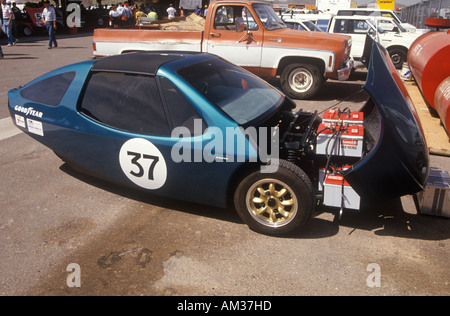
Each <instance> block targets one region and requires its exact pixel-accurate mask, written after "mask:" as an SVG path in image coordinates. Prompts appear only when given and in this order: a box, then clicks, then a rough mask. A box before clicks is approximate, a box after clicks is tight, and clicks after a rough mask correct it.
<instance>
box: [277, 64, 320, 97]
mask: <svg viewBox="0 0 450 316" xmlns="http://www.w3.org/2000/svg"><path fill="white" fill-rule="evenodd" d="M280 80H281V88H282V89H283V91H284V92H285V93H286V94H287V95H288V96H289V97H291V98H293V99H300V100H304V99H309V98H311V97H312V96H313V95H315V94H316V93H317V92H318V91H319V89H320V87H321V86H322V84H323V82H324V78H323V75H322V74H321V73H320V70H319V68H318V67H317V66H315V65H310V64H301V63H300V64H291V65H288V66H286V68H284V70H283V72H282V73H281V79H280Z"/></svg>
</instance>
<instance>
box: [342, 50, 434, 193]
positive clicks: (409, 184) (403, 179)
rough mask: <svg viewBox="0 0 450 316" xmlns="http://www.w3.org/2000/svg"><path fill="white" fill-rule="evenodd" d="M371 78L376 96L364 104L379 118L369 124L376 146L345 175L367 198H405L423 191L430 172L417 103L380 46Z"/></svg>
mask: <svg viewBox="0 0 450 316" xmlns="http://www.w3.org/2000/svg"><path fill="white" fill-rule="evenodd" d="M368 69H369V72H368V76H367V82H366V84H365V85H364V89H365V90H366V91H367V92H368V93H369V95H370V96H371V98H370V100H369V102H368V103H367V104H366V105H365V107H363V109H362V111H363V112H365V117H370V114H371V113H373V112H374V111H373V110H374V107H376V109H377V111H376V112H377V114H372V115H377V116H379V119H377V120H374V122H373V125H378V124H379V127H378V128H377V126H373V127H371V126H369V122H368V121H369V120H366V125H365V130H366V133H367V132H369V133H370V131H371V130H373V133H374V134H375V133H376V134H378V135H373V137H374V138H375V139H377V140H376V141H375V144H374V146H373V148H372V149H371V150H370V152H369V153H368V154H367V155H366V156H365V157H364V158H363V159H361V160H360V161H358V162H357V163H355V164H354V165H352V167H351V168H350V169H348V170H347V171H346V172H344V177H345V178H346V179H347V181H348V182H349V183H350V184H351V185H352V187H353V188H354V189H355V190H356V191H357V192H358V193H359V194H360V195H362V196H365V195H370V196H402V195H406V194H412V193H415V192H418V191H420V190H422V189H423V186H424V183H425V181H426V179H427V176H428V168H429V157H428V147H427V144H426V141H425V138H424V136H423V135H424V133H423V129H422V126H421V123H420V120H419V117H418V115H417V112H416V110H415V107H414V104H413V103H412V100H411V98H410V97H409V95H408V92H407V90H406V88H405V86H404V85H403V82H402V81H401V79H400V77H399V75H398V72H397V71H396V69H395V68H394V66H393V64H392V62H391V61H390V59H389V58H388V55H387V52H386V50H385V49H384V48H382V47H381V46H380V45H379V44H375V45H373V46H372V56H371V62H370V64H369V67H368Z"/></svg>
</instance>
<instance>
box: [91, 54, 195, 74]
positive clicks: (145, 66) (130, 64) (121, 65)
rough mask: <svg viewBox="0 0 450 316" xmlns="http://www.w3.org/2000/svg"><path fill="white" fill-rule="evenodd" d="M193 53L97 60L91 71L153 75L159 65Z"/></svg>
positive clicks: (141, 55) (127, 55) (113, 57)
mask: <svg viewBox="0 0 450 316" xmlns="http://www.w3.org/2000/svg"><path fill="white" fill-rule="evenodd" d="M192 54H198V53H193V52H167V51H165V52H162V51H151V52H136V53H126V54H122V55H115V56H110V57H105V58H101V59H99V60H98V61H97V62H95V63H94V65H93V66H92V68H91V71H108V72H126V73H137V74H147V75H155V74H156V72H157V71H158V69H159V67H161V65H163V64H165V63H168V62H171V61H174V60H178V59H181V58H184V57H185V56H186V55H192Z"/></svg>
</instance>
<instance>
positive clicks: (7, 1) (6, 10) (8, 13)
mask: <svg viewBox="0 0 450 316" xmlns="http://www.w3.org/2000/svg"><path fill="white" fill-rule="evenodd" d="M2 11H3V14H2V17H3V32H5V33H6V36H7V37H8V45H6V47H9V46H13V45H16V43H17V40H16V38H15V37H14V36H13V34H12V28H13V23H12V21H13V20H14V13H13V11H12V9H11V0H2Z"/></svg>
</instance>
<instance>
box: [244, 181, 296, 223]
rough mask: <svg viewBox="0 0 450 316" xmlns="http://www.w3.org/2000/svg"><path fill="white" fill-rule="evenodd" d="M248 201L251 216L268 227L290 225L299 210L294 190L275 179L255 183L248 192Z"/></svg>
mask: <svg viewBox="0 0 450 316" xmlns="http://www.w3.org/2000/svg"><path fill="white" fill-rule="evenodd" d="M246 201H247V209H248V210H249V212H250V215H251V216H252V217H253V218H254V219H255V220H256V221H257V222H259V223H260V224H262V225H265V226H268V227H281V226H284V225H287V224H289V223H290V222H291V221H292V220H293V219H294V218H295V215H296V214H297V210H298V201H297V198H296V196H295V194H294V193H293V191H292V189H291V188H290V187H289V186H288V185H287V184H286V183H284V182H282V181H279V180H275V179H263V180H260V181H258V182H256V183H254V184H253V185H252V186H251V187H250V189H249V190H248V191H247V196H246Z"/></svg>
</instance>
